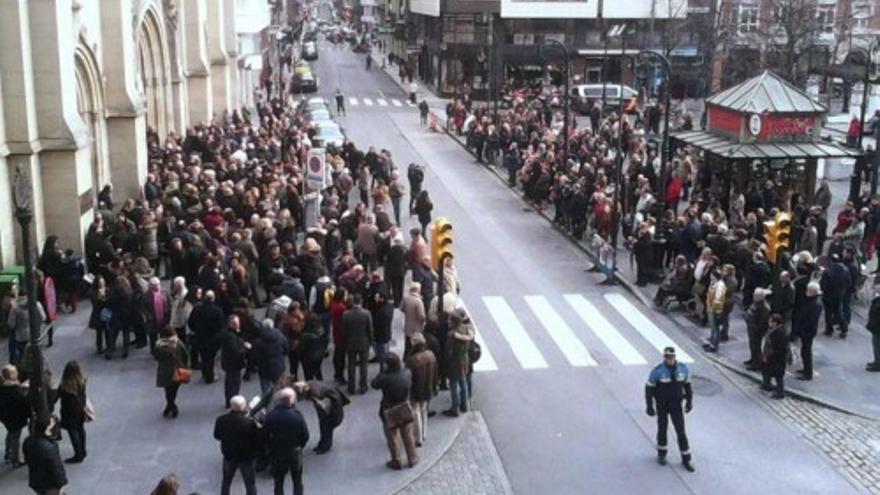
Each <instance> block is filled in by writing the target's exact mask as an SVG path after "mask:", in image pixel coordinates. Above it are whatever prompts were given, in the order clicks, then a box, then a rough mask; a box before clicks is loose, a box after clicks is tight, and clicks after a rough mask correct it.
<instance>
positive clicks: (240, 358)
mask: <svg viewBox="0 0 880 495" xmlns="http://www.w3.org/2000/svg"><path fill="white" fill-rule="evenodd" d="M220 342H221V344H220V346H221V347H220V368H222V369H223V373H225V377H224V379H223V391H224V396H225V399H226V407H231V405H230V401H231V400H232V398H233V397H235V396H236V395H238V393H239V391H240V390H241V373H242V371H244V369H245V368H246V367H247V353H248V351H249V350H250V348H251V344H250V343H249V342H246V341H245V340H244V339H243V338H242V335H241V320H240V319H239V317H238V315H229V317H228V318H226V329H225V330H224V331H223V332H222V333H221V334H220Z"/></svg>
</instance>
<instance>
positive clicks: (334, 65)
mask: <svg viewBox="0 0 880 495" xmlns="http://www.w3.org/2000/svg"><path fill="white" fill-rule="evenodd" d="M314 66H315V70H316V72H317V74H318V75H319V80H320V82H321V88H320V91H319V93H320V94H322V95H324V96H326V97H327V98H328V100H331V101H332V95H333V93H334V92H335V90H336V87H340V88H341V89H342V91H343V92H344V93H345V94H346V97H347V98H352V97H354V98H357V100H358V102H359V104H358V105H356V106H353V105H349V106H348V115H347V116H345V117H339V118H338V120H339V122H340V124H341V125H342V126H343V127H344V129H345V131H346V133H347V135H348V137H349V138H351V139H352V140H354V141H355V143H356V144H357V145H358V146H359V147H362V148H365V147H367V146H374V147H376V148H377V149H380V148H386V149H388V150H390V151H391V152H392V157H393V159H394V162H395V164H396V165H397V166H398V167H399V168H400V169H401V170H405V168H406V165H407V164H408V163H410V162H412V161H415V162H418V163H422V164H425V165H426V166H427V171H428V173H427V179H426V188H427V189H428V190H429V191H430V193H431V195H432V198H433V201H434V205H435V208H434V213H435V215H438V216H445V217H448V218H450V219H451V220H452V222H453V224H454V232H455V236H454V237H455V241H454V246H455V253H456V262H457V266H458V272H459V276H460V278H461V280H462V286H463V291H462V297H463V299H464V301H465V304H466V305H467V307H468V308H469V310H470V312H471V314H472V316H473V319H474V321H475V323H476V326H477V328H478V332H479V336H480V338H481V340H482V343H483V350H484V358H483V359H482V360H481V362H480V363H478V371H477V372H476V373H475V379H474V387H475V391H474V401H475V405H476V407H477V408H478V409H480V410H481V412H482V413H483V415H484V417H485V419H486V422H487V424H488V427H489V430H490V432H491V434H492V438H493V439H494V441H495V444H496V447H497V448H498V451H499V453H500V456H501V459H502V462H503V464H504V467H505V469H506V471H507V474H508V476H509V477H510V480H511V484H512V487H513V489H514V491H515V492H517V493H541V492H550V493H559V494H565V493H572V494H576V493H577V494H583V493H627V492H632V493H645V494H650V493H658V494H661V493H662V494H670V493H753V492H755V491H758V490H760V491H762V492H767V491H770V492H772V491H781V492H783V493H791V492H795V491H799V492H803V493H856V491H855V489H854V488H853V487H852V485H850V484H849V482H848V481H847V480H846V479H845V478H844V477H842V476H841V475H840V474H838V473H837V472H836V471H835V470H834V469H833V468H832V467H831V466H830V465H829V464H827V463H826V462H825V461H824V460H823V458H822V457H821V456H820V455H818V453H817V452H816V450H814V449H813V447H812V446H810V445H809V444H808V443H806V442H805V441H803V440H802V439H800V438H799V437H798V435H797V434H796V433H795V432H794V430H793V429H792V428H790V427H789V426H788V425H786V424H784V423H783V422H782V421H781V420H780V419H778V417H777V416H775V415H774V414H773V413H771V412H769V411H768V410H767V409H766V408H765V407H763V406H762V405H760V404H759V403H758V402H757V401H756V400H755V399H754V393H755V392H754V391H753V390H742V389H740V388H739V386H738V385H736V384H735V383H733V382H732V381H730V380H728V379H727V378H726V377H725V376H724V375H723V374H721V373H720V372H719V371H718V370H717V369H716V368H715V367H714V366H713V365H711V364H710V363H709V362H708V361H706V360H705V359H703V358H702V357H701V351H700V350H698V349H696V348H695V347H694V346H693V345H692V344H691V339H689V338H688V337H687V336H685V335H683V334H681V333H680V331H679V329H678V327H676V326H675V325H674V324H673V323H672V322H671V321H670V320H668V319H666V318H664V317H660V316H659V315H657V314H655V313H653V312H652V311H651V310H649V309H648V308H645V307H642V306H640V305H639V303H638V302H636V300H634V299H633V298H631V297H630V296H629V295H628V294H626V293H625V292H623V291H622V289H620V288H617V287H605V286H601V285H597V283H596V279H595V278H594V276H593V275H592V274H589V273H585V272H584V266H585V265H586V260H585V258H584V257H583V255H582V254H581V253H579V252H578V251H576V250H575V249H574V248H573V247H572V246H571V245H570V244H569V243H568V242H567V241H566V240H564V239H562V238H561V237H560V236H558V235H557V234H556V233H555V232H554V231H553V230H552V229H551V228H550V227H549V226H548V225H547V223H546V222H545V221H544V220H543V219H542V218H540V217H539V216H538V215H536V214H535V213H534V212H533V211H531V210H530V209H529V208H528V207H527V206H526V205H525V204H524V203H522V201H521V200H520V199H519V198H518V197H516V196H514V195H513V194H512V193H510V192H509V190H508V189H507V188H506V187H504V186H503V184H502V183H501V182H500V181H499V180H498V179H497V178H496V177H495V176H494V175H492V174H491V173H489V172H488V171H486V170H485V169H484V168H483V167H481V166H478V165H475V164H474V163H473V160H472V158H471V157H470V155H468V154H467V153H466V152H465V151H464V150H462V149H461V148H460V147H459V146H458V145H457V144H455V143H454V142H452V140H450V139H449V138H448V137H446V136H445V135H441V134H436V133H431V132H430V131H427V130H425V129H424V128H422V127H420V126H419V123H418V115H417V111H416V110H415V109H413V108H408V107H406V106H399V107H398V106H395V105H393V104H392V103H388V102H390V101H393V100H394V99H398V100H403V99H404V98H405V95H404V94H403V92H402V91H401V90H400V89H399V88H398V87H396V85H394V83H393V82H392V81H391V80H390V79H389V78H388V77H387V75H385V74H384V73H382V72H381V71H379V70H377V69H376V67H374V68H373V70H372V71H366V70H365V68H364V62H363V56H362V55H357V54H353V53H352V52H351V51H350V50H349V49H347V48H334V47H332V45H330V44H329V43H325V42H322V43H321V44H320V59H319V60H318V61H317V62H316V63H315V64H314ZM364 99H370V100H372V103H373V104H372V105H367V104H364V103H363V102H364ZM378 99H383V100H385V101H386V103H387V104H386V105H380V104H379V103H377V101H376V100H378ZM404 224H405V225H404V226H405V227H406V228H408V227H409V226H410V225H415V224H416V222H415V219H414V218H413V219H409V221H405V222H404ZM667 343H674V344H684V348H681V347H679V349H680V355H681V351H684V352H685V353H686V354H688V355H689V356H690V357H691V358H692V359H693V360H694V362H693V363H692V364H691V366H692V369H693V374H694V388H695V393H696V398H695V401H694V402H695V409H694V411H693V413H691V414H690V415H689V416H688V418H687V419H688V431H689V436H690V440H691V445H692V451H693V453H694V457H695V465H696V467H697V472H696V473H695V474H691V473H687V472H685V471H684V470H683V469H681V467H680V466H679V465H678V464H677V463H676V462H675V461H677V460H678V455H677V449H676V446H675V440H674V438H675V437H674V434H673V433H672V431H670V460H672V461H674V462H672V463H671V465H670V466H669V467H659V466H658V465H657V464H656V463H655V461H654V456H655V450H654V446H655V442H654V435H655V423H654V422H653V420H652V418H649V417H647V416H646V415H645V413H644V400H643V387H644V383H645V379H646V378H647V375H648V372H649V370H650V367H651V366H652V365H653V364H656V363H657V362H659V361H660V359H661V358H660V350H659V348H662V347H663V345H666V344H667ZM677 347H678V346H677ZM487 351H488V352H487ZM448 401H449V398H448V395H446V394H444V395H443V396H441V397H440V398H439V399H438V400H437V401H436V402H435V404H436V407H444V406H445V405H446V404H448Z"/></svg>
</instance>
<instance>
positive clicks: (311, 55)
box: [302, 41, 318, 60]
mask: <svg viewBox="0 0 880 495" xmlns="http://www.w3.org/2000/svg"><path fill="white" fill-rule="evenodd" d="M302 57H303V58H304V59H306V60H318V47H317V46H316V45H315V42H314V41H308V42H306V43H305V44H304V45H303V49H302Z"/></svg>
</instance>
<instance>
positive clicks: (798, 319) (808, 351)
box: [789, 282, 822, 380]
mask: <svg viewBox="0 0 880 495" xmlns="http://www.w3.org/2000/svg"><path fill="white" fill-rule="evenodd" d="M820 294H821V291H820V290H819V284H818V283H817V282H810V283H809V284H807V289H806V292H805V294H804V302H803V303H802V304H801V305H800V306H798V307H797V309H795V311H794V313H793V315H792V322H791V336H790V337H789V338H790V340H792V341H794V340H798V339H799V340H800V341H801V360H802V361H803V363H804V367H803V369H801V370H798V371H797V378H798V379H799V380H812V379H813V339H814V338H816V333H818V331H819V317H820V316H821V315H822V303H820V302H819V295H820Z"/></svg>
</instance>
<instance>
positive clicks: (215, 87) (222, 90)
mask: <svg viewBox="0 0 880 495" xmlns="http://www.w3.org/2000/svg"><path fill="white" fill-rule="evenodd" d="M224 4H225V0H213V1H210V2H207V7H208V9H207V14H208V23H207V25H208V59H209V60H210V62H211V93H213V95H212V99H213V106H212V107H213V109H214V116H215V117H220V116H222V115H223V112H224V111H225V110H228V109H229V107H230V106H231V102H230V98H229V89H230V84H229V56H228V55H227V54H226V22H225V20H224V17H225V14H226V12H225V5H224ZM230 14H231V13H230Z"/></svg>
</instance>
